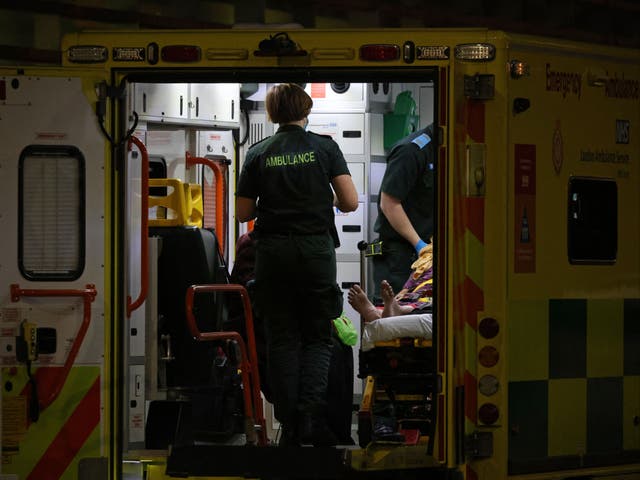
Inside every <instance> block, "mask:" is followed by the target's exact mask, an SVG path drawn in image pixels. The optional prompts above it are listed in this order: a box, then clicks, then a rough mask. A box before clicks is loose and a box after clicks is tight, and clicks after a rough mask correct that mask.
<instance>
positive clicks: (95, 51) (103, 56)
mask: <svg viewBox="0 0 640 480" xmlns="http://www.w3.org/2000/svg"><path fill="white" fill-rule="evenodd" d="M108 57H109V51H108V50H107V47H101V46H100V45H75V46H73V47H69V50H67V58H68V59H69V61H70V62H73V63H101V62H106V61H107V58H108Z"/></svg>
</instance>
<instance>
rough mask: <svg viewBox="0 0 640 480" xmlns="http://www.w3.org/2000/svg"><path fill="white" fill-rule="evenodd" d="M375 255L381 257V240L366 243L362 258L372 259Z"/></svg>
mask: <svg viewBox="0 0 640 480" xmlns="http://www.w3.org/2000/svg"><path fill="white" fill-rule="evenodd" d="M375 255H382V240H378V241H377V242H371V243H367V248H366V249H365V251H364V256H365V257H373V256H375Z"/></svg>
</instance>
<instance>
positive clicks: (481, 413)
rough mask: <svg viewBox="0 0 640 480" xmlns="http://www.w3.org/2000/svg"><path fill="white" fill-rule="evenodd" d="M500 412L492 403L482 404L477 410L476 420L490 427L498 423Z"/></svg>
mask: <svg viewBox="0 0 640 480" xmlns="http://www.w3.org/2000/svg"><path fill="white" fill-rule="evenodd" d="M499 416H500V412H499V411H498V407H496V406H495V405H494V404H493V403H484V404H483V405H482V406H481V407H480V409H479V410H478V418H479V419H480V421H481V422H482V423H484V424H485V425H492V424H494V423H496V422H497V421H498V417H499Z"/></svg>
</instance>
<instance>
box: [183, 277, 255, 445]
mask: <svg viewBox="0 0 640 480" xmlns="http://www.w3.org/2000/svg"><path fill="white" fill-rule="evenodd" d="M197 292H227V293H229V292H230V293H233V292H235V293H238V294H240V297H241V299H242V306H243V308H244V317H245V324H246V332H247V343H248V349H247V345H246V344H245V341H244V339H243V338H242V336H241V335H240V334H239V333H238V332H201V331H200V329H199V328H198V325H197V324H196V319H195V316H194V314H193V301H194V297H195V294H196V293H197ZM185 308H186V314H187V326H188V327H189V331H190V332H191V335H192V336H193V338H194V339H195V340H197V341H199V342H208V341H214V340H235V341H237V342H238V345H239V346H240V357H241V358H240V374H241V376H242V383H243V385H244V388H243V390H242V394H243V398H244V410H245V425H246V427H247V432H246V434H247V443H255V425H256V424H257V425H258V427H259V430H258V444H259V445H262V446H264V445H266V444H267V436H266V423H265V419H264V414H263V412H262V397H261V396H260V373H259V369H258V354H257V351H256V339H255V332H254V328H253V314H252V310H251V303H250V301H249V294H248V292H247V290H246V289H245V288H244V287H243V286H242V285H235V284H219V285H191V286H190V287H189V288H188V289H187V293H186V299H185ZM247 350H248V351H247ZM247 357H248V359H247ZM252 380H253V381H252ZM252 407H253V408H252ZM254 419H255V422H256V423H254Z"/></svg>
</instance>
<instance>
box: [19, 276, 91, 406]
mask: <svg viewBox="0 0 640 480" xmlns="http://www.w3.org/2000/svg"><path fill="white" fill-rule="evenodd" d="M96 294H97V291H96V288H95V285H93V284H88V285H87V286H86V288H85V289H84V290H72V289H69V290H62V289H61V290H58V289H23V288H20V286H19V285H18V284H15V283H14V284H12V285H11V301H12V302H18V301H19V300H20V298H21V297H82V298H83V299H84V314H83V317H82V323H81V324H80V328H79V329H78V333H77V334H76V337H75V339H74V340H73V344H72V345H71V350H70V351H69V354H68V355H67V359H66V360H65V362H64V365H63V367H62V376H61V377H60V376H59V377H57V380H58V382H57V384H56V385H55V386H54V387H52V390H51V392H50V393H49V395H48V396H47V397H46V398H45V399H42V400H40V401H39V405H40V410H44V409H45V408H46V407H48V406H49V405H51V403H52V402H53V401H54V400H55V399H56V397H57V396H58V395H59V394H60V391H61V390H62V386H63V385H64V383H65V381H66V379H67V377H68V375H69V371H70V370H71V366H72V365H73V362H74V361H75V359H76V356H77V355H78V351H79V350H80V345H82V342H83V340H84V336H85V334H86V333H87V330H88V329H89V324H90V323H91V303H92V302H93V301H94V300H95V298H96ZM40 371H41V370H37V371H36V374H35V375H36V377H38V380H40V381H39V382H38V383H39V384H40V390H42V383H43V382H42V381H43V380H44V377H43V375H41V376H40V377H39V376H38V373H39V372H40ZM52 381H53V380H52V379H49V385H47V386H49V387H51V385H50V383H52Z"/></svg>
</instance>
